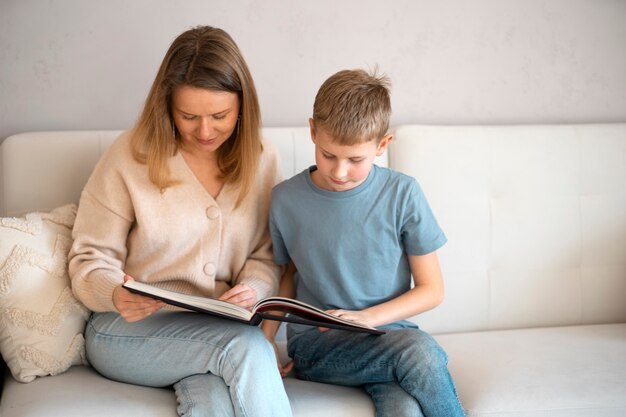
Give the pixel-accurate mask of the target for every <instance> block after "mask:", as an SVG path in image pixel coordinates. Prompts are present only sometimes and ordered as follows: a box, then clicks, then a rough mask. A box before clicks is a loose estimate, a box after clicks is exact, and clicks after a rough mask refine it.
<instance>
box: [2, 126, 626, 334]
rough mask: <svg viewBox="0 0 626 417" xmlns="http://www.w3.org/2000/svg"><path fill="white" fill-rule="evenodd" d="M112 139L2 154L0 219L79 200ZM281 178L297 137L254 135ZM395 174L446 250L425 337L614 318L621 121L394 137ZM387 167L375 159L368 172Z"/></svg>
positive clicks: (96, 137)
mask: <svg viewBox="0 0 626 417" xmlns="http://www.w3.org/2000/svg"><path fill="white" fill-rule="evenodd" d="M119 133H120V131H82V132H32V133H24V134H19V135H15V136H12V137H9V138H7V139H6V140H5V141H4V142H2V143H1V144H0V215H1V216H17V215H21V214H24V213H26V212H29V211H35V210H38V211H47V210H49V209H52V208H54V207H57V206H60V205H63V204H67V203H69V202H78V199H79V197H80V192H81V190H82V188H83V186H84V184H85V182H86V181H87V178H88V177H89V174H90V173H91V170H92V169H93V167H94V165H95V164H96V162H97V161H98V159H99V157H100V155H101V154H102V152H103V151H104V150H105V149H106V148H107V147H108V145H109V144H110V143H111V142H112V141H113V140H114V139H115V138H116V137H117V136H118V135H119ZM263 135H264V137H266V138H267V139H269V140H271V141H272V142H273V143H274V144H275V145H276V146H277V148H278V150H279V152H280V155H281V160H282V167H283V174H284V176H285V178H287V177H290V176H292V175H293V174H295V173H297V172H300V171H301V170H302V169H305V168H306V167H308V166H309V165H311V164H313V163H314V155H313V145H312V143H311V140H310V138H309V130H308V128H307V127H279V128H264V130H263ZM388 157H389V159H388V163H389V166H391V167H392V168H394V169H397V170H399V171H402V172H405V173H407V174H409V175H412V176H414V177H415V178H417V180H418V181H419V182H420V184H421V185H422V188H423V189H424V191H425V193H426V196H427V198H428V200H429V202H430V204H431V206H432V207H433V210H434V212H435V215H436V216H437V218H438V220H439V222H440V224H441V225H442V227H443V229H444V231H445V232H446V234H447V236H448V239H449V242H448V243H447V244H446V245H445V246H444V247H443V248H442V249H441V250H440V251H439V254H440V259H441V263H442V268H443V271H444V279H445V282H446V299H445V301H444V303H443V304H442V305H441V306H439V307H438V308H436V309H435V310H433V311H431V312H428V313H425V314H423V315H420V316H419V317H416V318H414V320H415V321H416V322H417V323H419V325H420V326H421V327H422V328H424V329H425V330H427V331H430V332H432V333H445V332H452V331H473V330H487V329H504V328H518V327H530V326H553V325H573V324H590V323H609V322H625V321H626V123H625V124H602V125H564V126H490V127H478V126H467V127H464V126H451V127H445V126H418V125H411V126H409V125H407V126H400V127H398V128H397V129H396V130H395V139H394V141H393V142H392V143H391V146H390V148H389V152H388ZM377 162H378V163H379V164H380V165H387V159H386V156H385V157H384V158H382V159H379V160H378V161H377Z"/></svg>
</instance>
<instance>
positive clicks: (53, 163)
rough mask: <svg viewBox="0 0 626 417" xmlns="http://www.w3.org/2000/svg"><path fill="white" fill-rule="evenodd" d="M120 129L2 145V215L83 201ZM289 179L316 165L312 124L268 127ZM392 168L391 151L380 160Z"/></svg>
mask: <svg viewBox="0 0 626 417" xmlns="http://www.w3.org/2000/svg"><path fill="white" fill-rule="evenodd" d="M121 132H122V131H121V130H101V131H95V130H94V131H49V132H28V133H21V134H17V135H13V136H10V137H8V138H6V139H5V140H4V141H3V142H2V143H1V144H0V216H18V215H21V214H24V213H27V212H29V211H36V210H37V211H47V210H50V209H52V208H54V207H58V206H60V205H63V204H67V203H71V202H76V203H77V202H78V200H79V198H80V192H81V190H82V188H83V186H84V185H85V183H86V182H87V179H88V178H89V175H90V174H91V171H92V170H93V167H94V166H95V164H96V162H98V160H99V158H100V156H101V155H102V153H103V152H104V151H105V150H106V149H107V148H108V146H109V145H110V144H111V143H112V142H113V141H114V140H115V139H116V138H117V137H118V136H119V134H120V133H121ZM263 137H265V138H266V139H268V140H270V141H271V142H272V143H273V144H274V145H275V146H276V147H277V149H278V151H279V153H280V157H281V167H282V170H283V176H284V177H285V178H289V177H291V176H293V175H294V174H296V173H298V172H300V171H302V170H303V169H305V168H307V167H309V166H310V165H313V164H314V163H315V158H314V147H313V143H312V142H311V139H310V134H309V128H308V127H304V126H302V127H267V128H263ZM377 163H378V164H379V165H382V166H387V155H386V154H385V155H383V156H381V157H380V158H378V159H377Z"/></svg>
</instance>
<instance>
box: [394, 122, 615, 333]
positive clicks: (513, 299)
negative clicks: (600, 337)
mask: <svg viewBox="0 0 626 417" xmlns="http://www.w3.org/2000/svg"><path fill="white" fill-rule="evenodd" d="M390 161H391V166H393V167H394V168H395V169H397V170H399V171H403V172H406V173H407V174H409V175H412V176H414V177H416V178H417V179H418V181H419V182H420V183H421V185H422V187H423V189H424V191H425V193H426V195H427V197H428V199H429V202H430V203H431V205H432V207H433V210H434V212H435V214H436V216H437V217H438V219H439V222H440V223H441V225H442V227H443V229H444V231H445V232H446V234H447V236H448V239H449V242H448V243H447V244H446V245H445V246H444V247H443V248H442V249H441V250H440V251H439V253H440V257H441V263H442V268H443V270H444V276H445V282H446V289H447V294H446V299H445V302H444V304H443V305H441V306H440V307H438V308H437V309H435V310H433V311H432V312H429V313H426V314H424V315H422V316H421V317H419V318H418V319H416V321H417V322H418V323H419V324H420V325H421V326H422V327H423V328H425V329H426V330H428V331H431V332H434V333H442V332H452V331H472V330H491V329H510V328H522V327H537V326H559V325H575V324H592V323H616V322H626V125H625V124H605V125H575V126H573V125H570V126H490V127H484V126H482V127H480V126H474V127H469V126H452V127H442V126H402V127H400V128H398V129H397V130H396V132H395V141H394V143H393V146H392V147H391V148H390Z"/></svg>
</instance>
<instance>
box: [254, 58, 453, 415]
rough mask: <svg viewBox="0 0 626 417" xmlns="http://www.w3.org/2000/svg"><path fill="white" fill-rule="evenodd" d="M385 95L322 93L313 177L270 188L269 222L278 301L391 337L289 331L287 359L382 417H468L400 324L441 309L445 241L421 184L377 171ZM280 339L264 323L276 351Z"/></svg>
mask: <svg viewBox="0 0 626 417" xmlns="http://www.w3.org/2000/svg"><path fill="white" fill-rule="evenodd" d="M388 85H389V83H388V80H387V78H386V77H384V76H383V77H377V76H376V75H375V74H374V75H370V74H368V73H366V72H365V71H362V70H346V71H340V72H338V73H336V74H335V75H333V76H331V77H330V78H329V79H328V80H326V81H325V82H324V84H323V85H322V86H321V87H320V90H319V91H318V93H317V96H316V97H315V103H314V106H313V118H311V119H310V120H309V123H310V127H311V138H312V140H313V142H314V144H315V161H316V165H315V166H313V167H311V168H309V169H307V170H305V171H304V172H302V173H300V174H298V175H296V176H295V177H293V178H291V179H290V180H288V181H285V182H283V183H281V184H279V185H278V186H276V187H275V188H274V191H273V194H272V206H271V207H272V208H271V214H270V230H271V233H272V239H273V244H274V260H275V261H276V262H277V263H278V264H280V265H288V267H287V269H286V273H285V274H284V276H283V279H282V282H281V289H280V295H283V296H287V297H296V298H298V299H300V300H302V301H305V302H307V303H310V304H313V305H315V306H317V307H320V308H322V309H324V310H328V311H329V312H331V313H332V314H335V315H337V316H340V317H342V318H345V319H349V320H354V321H359V322H362V323H365V324H369V325H371V326H375V327H378V328H382V329H384V330H385V331H386V334H384V335H381V336H376V335H367V334H362V333H355V332H348V331H341V330H327V329H318V328H315V327H308V326H302V325H293V324H292V325H289V326H288V333H287V335H288V351H289V356H290V357H292V358H293V366H294V367H295V371H296V375H297V376H298V377H299V378H303V379H307V380H312V381H317V382H325V383H332V384H339V385H353V386H363V387H364V388H365V389H366V391H367V392H368V393H369V394H370V395H371V397H372V400H373V401H374V404H375V406H376V415H377V416H394V417H398V416H419V415H424V416H429V417H435V416H441V417H444V416H445V417H455V416H463V415H464V414H463V410H462V408H461V405H460V403H459V401H458V399H457V396H456V392H455V388H454V384H453V382H452V379H451V377H450V374H449V372H448V369H447V356H446V354H445V352H444V351H443V350H442V349H441V347H440V346H439V345H438V344H437V343H436V342H435V341H434V340H433V339H432V337H430V336H429V335H428V334H426V333H424V332H422V331H421V330H419V329H418V327H417V326H416V325H414V324H413V323H411V322H409V321H406V320H404V319H406V318H408V317H411V316H414V315H416V314H419V313H421V312H424V311H426V310H429V309H432V308H434V307H436V306H437V305H438V304H439V303H440V302H441V301H442V298H443V292H444V290H443V281H442V276H441V271H440V268H439V261H438V258H437V255H436V252H435V251H436V250H437V249H439V248H440V247H441V246H442V245H443V244H444V243H445V242H446V237H445V235H444V234H443V232H442V231H441V229H440V228H439V226H438V224H437V222H436V220H435V218H434V216H433V214H432V212H431V210H430V208H429V206H428V203H427V202H426V199H425V197H424V195H423V194H422V192H421V190H420V188H419V186H418V184H417V182H416V181H415V180H414V179H413V178H411V177H408V176H406V175H403V174H401V173H398V172H394V171H392V170H389V169H386V168H380V167H378V166H376V165H374V158H375V157H377V156H380V155H382V154H383V153H384V152H385V150H386V148H387V145H388V144H389V142H390V141H391V140H392V135H391V134H388V133H387V129H388V127H389V117H390V114H391V104H390V97H389V87H388ZM411 275H412V276H413V280H414V283H415V285H414V288H411ZM277 328H278V324H277V322H265V323H263V330H264V332H265V334H266V336H267V337H268V338H269V339H270V341H272V342H273V339H274V336H275V334H276V329H277ZM290 367H291V364H290V365H288V366H286V367H282V365H280V364H279V368H281V373H282V374H283V375H284V374H285V373H286V372H287V371H288V370H289V369H290Z"/></svg>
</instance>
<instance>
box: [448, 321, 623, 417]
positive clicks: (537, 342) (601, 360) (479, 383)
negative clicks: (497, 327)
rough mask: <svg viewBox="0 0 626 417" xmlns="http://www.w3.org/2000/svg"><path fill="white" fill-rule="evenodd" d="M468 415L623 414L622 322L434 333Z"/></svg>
mask: <svg viewBox="0 0 626 417" xmlns="http://www.w3.org/2000/svg"><path fill="white" fill-rule="evenodd" d="M437 340H438V341H439V342H440V343H441V345H442V346H443V347H444V349H445V350H446V351H447V352H448V357H449V368H450V372H451V373H452V375H453V378H454V380H455V383H456V386H457V392H458V394H459V398H460V400H461V403H462V404H463V407H464V408H465V409H466V412H467V416H468V417H487V416H489V417H530V416H541V417H547V416H550V417H623V416H626V324H609V325H592V326H571V327H552V328H535V329H521V330H502V331H487V332H475V333H457V334H448V335H440V336H437Z"/></svg>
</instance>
